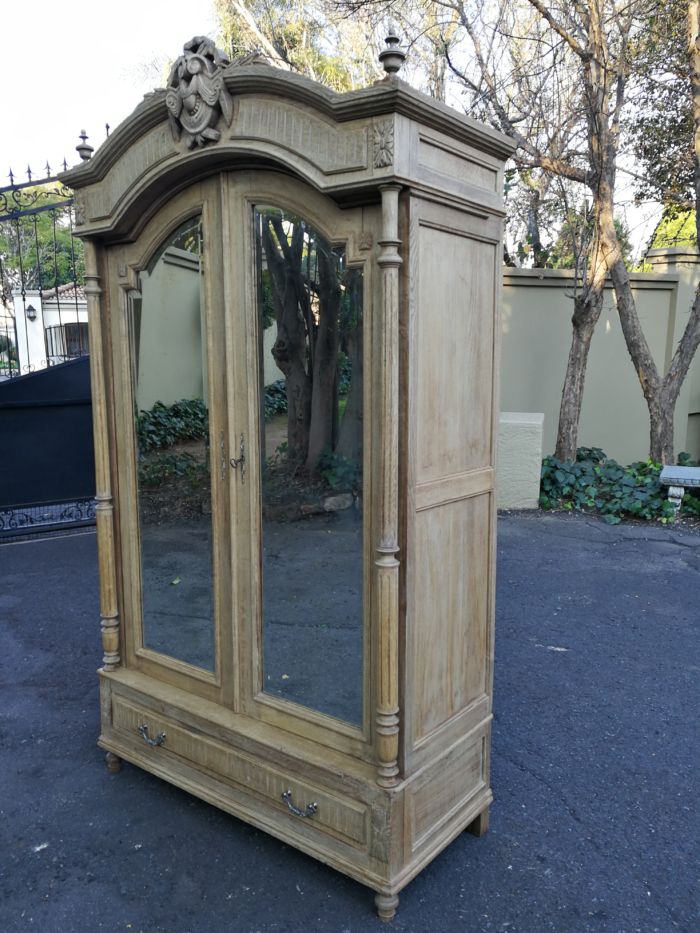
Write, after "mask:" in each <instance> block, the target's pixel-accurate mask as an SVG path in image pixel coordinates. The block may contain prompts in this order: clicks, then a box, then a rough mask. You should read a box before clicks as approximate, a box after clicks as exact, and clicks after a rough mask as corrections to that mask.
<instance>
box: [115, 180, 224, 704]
mask: <svg viewBox="0 0 700 933" xmlns="http://www.w3.org/2000/svg"><path fill="white" fill-rule="evenodd" d="M221 227H222V224H221V197H220V184H219V182H218V179H210V180H207V181H206V182H202V183H200V184H196V185H193V186H191V187H189V188H187V189H186V190H185V191H183V192H181V193H180V194H178V195H176V196H175V197H173V198H171V199H170V200H169V201H168V202H167V203H166V204H165V205H164V206H163V207H161V208H160V210H158V211H157V212H156V213H155V214H154V216H153V217H151V219H149V220H148V221H147V222H146V223H145V224H144V225H143V227H142V229H140V230H139V231H138V233H137V236H136V237H135V239H134V240H133V242H131V243H129V244H126V245H115V246H112V247H110V248H109V250H108V252H107V256H108V266H109V269H108V275H107V280H108V281H109V283H110V291H109V295H108V308H109V315H110V324H111V346H112V366H113V367H114V384H115V391H116V392H117V393H118V395H119V402H118V404H116V405H114V408H113V410H114V412H115V419H116V431H115V436H116V443H115V449H114V450H113V451H112V456H113V459H114V460H115V461H116V469H115V470H114V474H115V476H116V477H117V483H116V489H115V500H116V505H117V514H118V517H119V534H120V537H121V541H122V547H121V549H120V552H121V554H122V563H121V567H120V568H119V570H120V572H121V575H122V583H123V586H122V587H121V588H120V589H121V592H122V593H123V594H124V596H123V600H124V605H123V606H121V607H120V615H121V618H123V619H124V633H123V634H124V641H125V658H126V664H127V666H128V667H131V668H134V669H136V670H140V671H142V672H144V673H146V674H149V675H152V676H155V677H157V678H159V679H161V680H164V681H166V682H168V683H171V684H172V685H174V686H178V687H183V688H184V689H186V690H187V691H188V692H189V693H194V694H198V695H200V696H203V697H205V698H207V699H212V700H216V701H217V702H221V703H225V704H228V705H231V704H232V703H233V698H234V693H235V680H236V676H237V674H236V667H235V664H234V661H233V655H234V649H233V630H232V624H231V620H232V616H233V608H232V607H233V581H232V575H231V569H230V568H231V551H230V542H231V534H230V528H231V523H232V513H231V510H232V503H231V497H230V493H231V484H230V475H229V473H230V468H229V448H230V441H229V438H228V433H227V432H228V409H229V405H230V404H231V400H230V398H229V397H228V394H227V393H228V386H227V380H226V377H225V370H226V348H225V334H226V327H225V320H224V316H225V309H224V302H223V291H222V287H221V283H222V238H221Z"/></svg>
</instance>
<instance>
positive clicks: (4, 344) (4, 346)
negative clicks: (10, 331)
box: [0, 334, 17, 362]
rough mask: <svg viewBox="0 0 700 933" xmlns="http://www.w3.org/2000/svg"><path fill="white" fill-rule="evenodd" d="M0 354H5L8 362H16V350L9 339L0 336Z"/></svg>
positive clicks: (2, 335)
mask: <svg viewBox="0 0 700 933" xmlns="http://www.w3.org/2000/svg"><path fill="white" fill-rule="evenodd" d="M0 353H7V358H8V360H9V361H10V362H13V361H16V360H17V348H16V347H15V345H14V343H13V342H12V341H11V340H10V338H9V337H6V336H5V335H4V334H0Z"/></svg>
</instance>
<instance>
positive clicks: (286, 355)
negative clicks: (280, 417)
mask: <svg viewBox="0 0 700 933" xmlns="http://www.w3.org/2000/svg"><path fill="white" fill-rule="evenodd" d="M270 224H272V225H273V226H277V227H278V228H279V229H277V230H276V233H277V239H278V242H279V243H280V245H281V248H282V250H283V255H280V252H279V251H278V249H277V247H276V246H275V243H274V240H273V237H272V234H271V232H270V226H269V225H270ZM262 237H263V245H264V250H265V260H266V262H267V267H268V269H269V270H270V276H271V281H272V285H273V288H272V295H273V300H274V303H275V316H276V319H277V337H276V339H275V343H274V345H273V347H272V356H273V357H274V360H275V363H276V364H277V366H278V367H279V369H280V370H281V371H282V372H283V373H284V376H285V380H286V386H287V445H288V458H289V460H290V462H291V463H292V464H300V463H303V462H304V461H305V460H306V455H307V451H308V446H309V423H310V420H311V379H310V377H309V374H308V372H307V370H306V324H305V322H304V316H303V314H302V311H301V308H302V307H303V304H304V299H305V297H306V296H305V295H301V294H300V281H301V279H300V269H299V268H298V267H299V264H300V262H301V256H302V245H303V239H302V237H301V235H300V232H299V235H297V231H295V232H294V234H293V236H292V244H291V246H290V245H289V244H288V242H287V239H286V234H285V232H284V231H283V230H282V229H281V225H279V224H278V223H277V221H276V219H274V218H270V219H268V218H263V223H262Z"/></svg>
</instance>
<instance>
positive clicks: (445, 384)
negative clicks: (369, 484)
mask: <svg viewBox="0 0 700 933" xmlns="http://www.w3.org/2000/svg"><path fill="white" fill-rule="evenodd" d="M418 248H419V250H420V252H421V256H425V257H426V259H425V261H424V262H421V275H420V283H419V295H418V303H419V307H420V313H419V314H418V315H417V319H416V333H415V340H416V342H417V347H418V354H417V360H416V363H417V372H416V373H415V378H416V435H417V436H416V443H417V480H418V483H428V482H432V481H435V480H438V479H441V478H442V477H444V476H450V475H452V474H455V473H464V472H467V471H469V470H477V469H483V468H487V467H489V466H490V465H491V453H492V442H491V411H492V405H493V395H492V383H491V378H490V373H491V368H492V366H493V326H494V324H493V300H494V299H493V277H492V275H491V274H483V273H481V272H480V271H479V270H482V269H486V270H491V269H493V267H494V262H495V247H494V246H493V245H491V244H488V243H482V242H480V241H478V240H474V239H471V238H468V237H466V236H461V235H455V234H454V233H447V232H445V231H444V230H436V229H434V228H433V227H431V226H427V225H421V228H420V231H419V235H418ZM485 374H486V378H484V376H485Z"/></svg>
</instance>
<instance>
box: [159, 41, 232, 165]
mask: <svg viewBox="0 0 700 933" xmlns="http://www.w3.org/2000/svg"><path fill="white" fill-rule="evenodd" d="M228 64H229V60H228V59H227V58H226V56H225V55H224V54H223V52H220V51H219V49H217V48H216V46H215V45H214V43H213V42H212V40H211V39H209V38H207V37H206V36H195V37H194V39H190V41H189V42H186V43H185V46H184V49H183V53H182V55H181V56H180V57H179V58H178V60H177V61H176V62H175V64H174V65H173V67H172V70H171V72H170V77H169V78H168V89H167V92H166V95H165V103H166V104H167V107H168V113H169V116H170V128H171V129H172V131H173V136H174V138H175V140H179V139H180V138H182V139H183V141H184V143H185V145H186V146H187V148H188V149H194V147H195V146H205V145H206V144H207V143H208V142H216V141H217V140H218V139H220V137H221V133H220V132H219V131H218V130H217V129H216V124H217V123H218V122H219V118H220V117H221V116H223V118H224V120H225V121H226V125H227V126H230V125H231V121H232V120H233V100H232V98H231V95H230V94H229V92H228V91H227V90H226V84H225V82H224V75H223V71H224V68H226V66H227V65H228Z"/></svg>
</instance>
